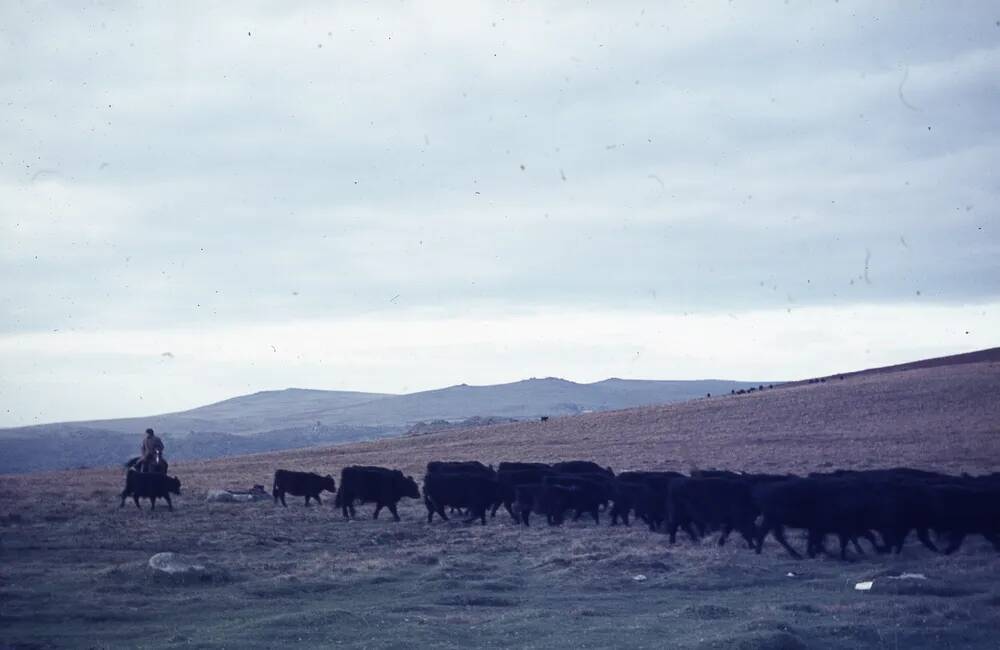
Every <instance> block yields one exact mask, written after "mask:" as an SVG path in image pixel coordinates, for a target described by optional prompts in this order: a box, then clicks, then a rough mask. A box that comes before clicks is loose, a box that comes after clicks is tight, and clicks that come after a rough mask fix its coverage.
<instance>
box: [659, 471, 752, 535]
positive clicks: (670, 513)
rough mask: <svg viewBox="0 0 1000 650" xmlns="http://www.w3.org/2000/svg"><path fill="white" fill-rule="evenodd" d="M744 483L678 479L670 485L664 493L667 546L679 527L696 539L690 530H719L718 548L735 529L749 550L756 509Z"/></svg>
mask: <svg viewBox="0 0 1000 650" xmlns="http://www.w3.org/2000/svg"><path fill="white" fill-rule="evenodd" d="M750 489H751V485H750V484H749V483H748V482H746V481H741V480H732V479H728V478H682V479H675V480H673V481H671V482H670V488H669V490H668V492H667V506H666V507H667V531H668V532H669V534H670V543H671V544H673V543H674V542H675V541H676V540H677V528H678V526H680V527H681V528H683V529H684V531H685V532H686V533H687V534H688V536H689V537H691V539H692V540H698V539H699V538H700V537H701V535H700V534H699V533H697V532H696V531H695V530H694V526H697V527H698V528H699V529H700V530H703V531H704V530H709V529H715V528H721V530H722V534H721V535H720V536H719V546H722V545H723V544H725V543H726V539H727V538H728V537H729V533H731V532H732V531H733V530H737V531H739V532H740V534H741V535H743V538H744V539H745V540H746V542H747V545H748V546H749V547H750V548H753V547H754V546H755V541H756V526H755V524H754V522H755V521H756V519H757V514H758V510H757V507H756V506H755V505H754V503H753V499H752V498H751V494H750Z"/></svg>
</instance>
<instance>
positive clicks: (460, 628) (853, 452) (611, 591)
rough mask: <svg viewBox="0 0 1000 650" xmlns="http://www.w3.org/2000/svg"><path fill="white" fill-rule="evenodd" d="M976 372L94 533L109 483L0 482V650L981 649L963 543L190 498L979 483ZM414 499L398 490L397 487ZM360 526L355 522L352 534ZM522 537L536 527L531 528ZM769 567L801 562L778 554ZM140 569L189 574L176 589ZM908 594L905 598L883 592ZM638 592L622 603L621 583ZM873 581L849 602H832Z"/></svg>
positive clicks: (211, 477) (405, 450) (241, 466)
mask: <svg viewBox="0 0 1000 650" xmlns="http://www.w3.org/2000/svg"><path fill="white" fill-rule="evenodd" d="M998 394H1000V364H997V363H975V364H963V365H954V366H946V367H939V368H929V369H917V370H910V371H907V372H900V373H888V374H872V375H864V376H858V377H853V378H847V379H844V380H842V381H840V380H838V381H835V382H826V383H824V384H812V385H805V386H799V387H793V388H787V389H780V390H779V389H775V390H772V391H764V392H763V393H755V394H752V395H745V396H738V397H730V396H725V397H719V398H712V399H702V400H697V401H694V402H689V403H685V404H678V405H671V406H663V407H651V408H641V409H632V410H627V411H619V412H612V413H598V414H590V415H585V416H579V417H575V418H559V419H553V420H549V421H548V422H544V423H542V422H535V423H517V424H511V425H502V426H495V427H484V428H480V429H472V430H464V431H448V432H445V433H441V434H430V435H425V436H417V437H413V438H403V439H396V440H383V441H376V442H372V443H364V444H352V445H345V446H340V447H331V448H326V449H322V450H308V451H294V452H280V453H274V454H262V455H258V456H250V457H242V458H239V459H230V460H219V461H211V462H199V463H180V462H178V463H176V464H175V466H174V468H173V469H175V470H176V471H175V472H172V473H176V474H177V475H178V476H180V477H181V479H182V481H183V482H184V489H183V491H184V495H183V496H182V497H180V498H178V499H177V500H176V510H175V511H174V512H172V513H170V512H167V511H166V510H162V511H161V510H159V509H158V510H157V511H156V512H155V513H150V512H149V511H148V510H144V511H142V512H139V511H137V510H136V509H135V507H134V506H133V505H131V504H128V505H127V506H126V508H125V509H124V510H119V509H118V507H117V506H118V502H117V498H116V494H117V492H118V491H119V490H120V489H121V483H122V476H121V473H120V472H117V471H112V470H100V471H98V470H88V471H78V472H64V473H49V474H37V475H21V476H3V477H0V643H6V644H7V645H8V646H13V647H36V648H46V647H115V648H117V647H168V648H181V647H220V648H221V647H230V648H243V647H261V648H271V647H275V646H279V645H280V646H285V645H293V646H299V647H310V646H338V647H345V646H346V647H365V648H409V647H454V648H468V647H480V646H482V647H512V646H514V647H539V648H541V647H573V648H587V647H594V648H604V647H649V648H662V647H678V648H731V647H735V648H754V649H787V648H806V647H808V648H814V647H819V648H996V647H998V645H1000V586H998V585H997V582H996V577H997V576H998V575H1000V555H998V554H997V553H995V552H993V551H992V549H991V548H990V547H989V545H987V544H985V543H984V542H983V541H982V540H981V539H978V538H977V539H974V540H972V541H971V542H969V543H967V544H966V545H965V546H964V547H963V548H962V549H961V550H960V551H959V552H958V553H957V554H956V555H954V556H952V557H942V556H938V555H935V554H932V553H930V552H928V551H926V550H924V549H922V548H918V546H917V545H915V544H914V543H913V542H912V541H911V543H910V544H909V545H908V546H907V547H906V548H905V549H904V552H903V554H902V555H901V556H900V557H883V556H873V555H867V556H864V557H860V558H856V559H854V560H853V561H851V562H846V563H844V562H840V561H837V560H831V559H818V560H805V561H795V560H792V559H791V558H789V557H788V556H787V555H786V554H785V553H784V552H783V551H781V549H779V547H778V546H777V545H776V544H775V543H774V542H773V541H770V540H769V541H768V543H767V544H765V550H764V554H763V555H761V556H756V555H754V554H753V553H751V552H750V551H748V550H747V549H746V548H745V547H741V544H740V543H739V542H738V541H737V540H732V541H731V542H730V544H729V545H727V546H726V547H723V548H721V549H720V548H718V547H717V546H715V545H714V544H713V541H714V540H706V541H704V542H703V543H701V544H693V543H691V542H690V541H688V540H687V539H686V538H682V539H681V540H679V543H678V544H677V545H675V546H670V545H669V544H668V543H667V542H666V539H665V538H664V536H663V535H660V534H653V533H650V532H649V531H648V530H645V529H643V528H642V527H640V526H634V527H632V528H629V529H625V528H620V527H619V528H610V527H608V526H607V522H606V521H602V525H601V526H600V527H596V526H594V525H593V524H592V523H591V524H585V523H582V522H581V523H576V524H568V525H566V526H564V527H562V528H549V527H548V526H545V525H544V524H542V525H539V526H533V527H532V528H530V529H524V528H523V527H521V526H517V525H515V524H513V523H512V522H511V521H510V519H509V517H507V516H506V515H505V514H500V515H498V516H497V518H496V519H495V520H492V521H490V522H489V524H488V525H487V526H485V527H481V526H478V525H468V526H467V525H464V524H462V523H459V522H449V523H438V522H435V523H434V524H431V525H428V524H426V523H425V519H424V515H425V510H424V508H423V506H422V504H418V503H414V502H404V504H405V505H404V507H403V508H401V514H402V516H403V521H402V522H401V523H393V522H391V521H388V520H386V521H382V520H380V521H371V520H370V519H367V518H366V519H363V520H359V521H354V522H350V523H347V522H344V521H343V520H342V519H341V517H340V515H339V513H336V512H334V511H333V509H332V507H331V505H330V502H331V501H332V499H330V500H328V501H327V502H326V504H325V505H324V506H322V507H310V508H308V509H307V508H305V507H303V506H302V504H301V501H300V500H298V499H295V500H294V503H293V501H292V500H290V501H289V508H287V509H283V508H280V507H277V508H276V507H274V506H273V505H272V504H271V503H269V502H265V503H258V504H208V503H206V502H205V501H204V494H205V491H206V490H207V489H209V488H213V487H240V488H245V487H249V486H250V485H251V484H253V483H267V482H268V481H269V479H270V475H271V473H272V472H273V470H274V469H275V468H276V467H286V468H294V469H313V470H317V471H322V472H323V473H326V472H333V473H338V472H339V468H340V467H342V466H343V465H346V464H354V463H365V464H384V465H390V466H397V467H401V468H404V469H406V470H407V471H410V472H412V473H414V474H420V471H419V470H420V468H421V467H422V466H423V464H424V463H426V461H427V460H430V459H464V458H475V459H480V460H483V461H486V462H496V461H499V460H502V459H538V460H556V459H569V458H591V459H596V460H600V461H601V462H602V463H604V464H609V465H611V466H612V467H614V468H615V469H616V470H620V469H625V468H639V467H644V468H653V467H662V468H667V467H669V468H676V469H684V470H686V469H689V468H690V467H692V466H697V467H726V468H732V469H751V470H762V471H770V470H794V471H799V472H805V471H809V470H813V469H829V468H831V467H875V466H890V465H910V466H915V467H924V468H935V469H941V470H945V471H951V472H961V471H969V472H977V473H978V472H986V471H998V470H1000V400H997V399H996V395H998ZM417 478H418V480H419V476H418V477H417ZM370 511H371V508H370V507H362V508H360V509H359V513H361V514H362V516H363V517H368V516H369V513H370ZM539 523H541V522H539ZM793 543H796V544H798V545H799V546H800V547H801V546H802V542H801V540H796V541H794V542H793ZM161 551H174V552H180V553H184V554H186V555H188V556H190V557H192V558H194V559H197V560H199V561H202V562H204V563H206V564H207V565H208V567H209V570H210V573H211V575H212V578H213V579H212V580H211V581H210V582H205V583H197V584H183V583H176V582H172V581H169V580H162V579H157V578H155V577H154V576H153V575H152V573H151V571H150V570H149V569H148V568H147V567H146V562H147V560H148V559H149V557H150V556H151V555H152V554H154V553H157V552H161ZM906 572H910V573H921V574H924V575H925V576H926V577H927V579H926V580H894V579H890V578H889V577H888V574H894V575H898V574H900V573H906ZM640 576H642V577H644V579H642V578H640ZM872 578H874V579H875V588H874V589H873V590H872V591H871V592H867V593H866V592H858V591H855V590H854V584H855V583H856V582H858V581H861V580H868V579H872Z"/></svg>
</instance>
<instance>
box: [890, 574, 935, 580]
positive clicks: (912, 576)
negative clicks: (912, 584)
mask: <svg viewBox="0 0 1000 650" xmlns="http://www.w3.org/2000/svg"><path fill="white" fill-rule="evenodd" d="M889 579H890V580H926V579H927V576H925V575H924V574H922V573H901V574H899V575H898V576H889Z"/></svg>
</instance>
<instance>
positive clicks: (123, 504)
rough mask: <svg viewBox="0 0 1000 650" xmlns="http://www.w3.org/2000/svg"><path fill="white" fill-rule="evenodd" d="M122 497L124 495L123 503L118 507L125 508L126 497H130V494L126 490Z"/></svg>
mask: <svg viewBox="0 0 1000 650" xmlns="http://www.w3.org/2000/svg"><path fill="white" fill-rule="evenodd" d="M121 497H122V502H121V505H119V506H118V507H119V508H124V507H125V499H126V498H127V497H128V494H126V493H125V492H122V493H121Z"/></svg>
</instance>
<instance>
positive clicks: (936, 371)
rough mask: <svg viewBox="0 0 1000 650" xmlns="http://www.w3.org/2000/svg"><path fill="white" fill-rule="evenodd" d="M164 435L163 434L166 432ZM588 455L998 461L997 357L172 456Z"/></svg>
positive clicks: (213, 471)
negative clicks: (277, 447) (386, 435)
mask: <svg viewBox="0 0 1000 650" xmlns="http://www.w3.org/2000/svg"><path fill="white" fill-rule="evenodd" d="M168 444H169V443H168ZM572 458H580V459H594V460H597V461H599V462H601V463H602V464H604V465H610V466H611V467H613V468H614V469H615V470H621V469H629V468H650V469H677V470H689V469H691V468H692V467H699V468H709V467H717V468H728V469H740V470H752V471H775V472H783V471H796V472H808V471H812V470H822V469H828V468H831V467H834V468H866V467H888V466H898V465H907V466H912V467H920V468H928V469H938V470H943V471H949V472H970V473H980V472H987V471H998V470H1000V362H981V363H965V364H959V365H950V366H942V367H935V368H923V369H915V370H906V371H898V372H888V373H878V374H869V375H860V376H855V377H847V378H845V379H843V380H830V381H827V382H826V383H822V384H807V385H799V386H792V387H788V388H780V389H778V388H776V389H773V390H765V391H763V392H758V393H752V394H747V395H739V396H730V395H725V396H719V397H712V398H706V399H699V400H695V401H691V402H685V403H682V404H671V405H664V406H654V407H643V408H636V409H627V410H622V411H611V412H604V413H593V414H588V415H581V416H575V417H564V418H553V419H550V420H549V421H547V422H519V423H514V424H505V425H496V426H488V427H479V428H472V429H460V430H452V431H447V432H442V433H437V434H428V435H423V436H416V437H404V438H392V439H384V440H378V441H374V442H367V443H359V444H349V445H340V446H335V447H326V448H314V449H302V450H294V451H286V452H276V453H270V454H260V455H254V456H245V457H241V458H230V459H221V460H214V461H206V462H200V463H190V464H189V463H185V464H184V465H183V466H180V465H178V466H177V468H176V469H177V471H178V473H180V474H182V476H183V477H184V478H185V480H186V484H189V485H192V486H199V487H202V486H210V485H219V484H220V483H227V484H229V483H231V484H233V485H245V484H246V483H247V482H258V483H260V482H264V481H266V480H267V479H268V477H269V476H270V475H271V473H272V472H273V471H274V469H275V468H278V467H284V468H289V469H303V470H314V471H321V472H323V473H327V472H333V473H337V472H339V470H340V468H341V467H343V466H345V465H351V464H371V465H385V466H391V467H399V468H402V469H404V470H406V471H407V472H411V473H413V474H421V473H422V469H423V467H424V466H425V465H426V463H427V462H428V461H430V460H481V461H483V462H486V463H496V462H499V461H502V460H539V461H554V460H560V459H572Z"/></svg>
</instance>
